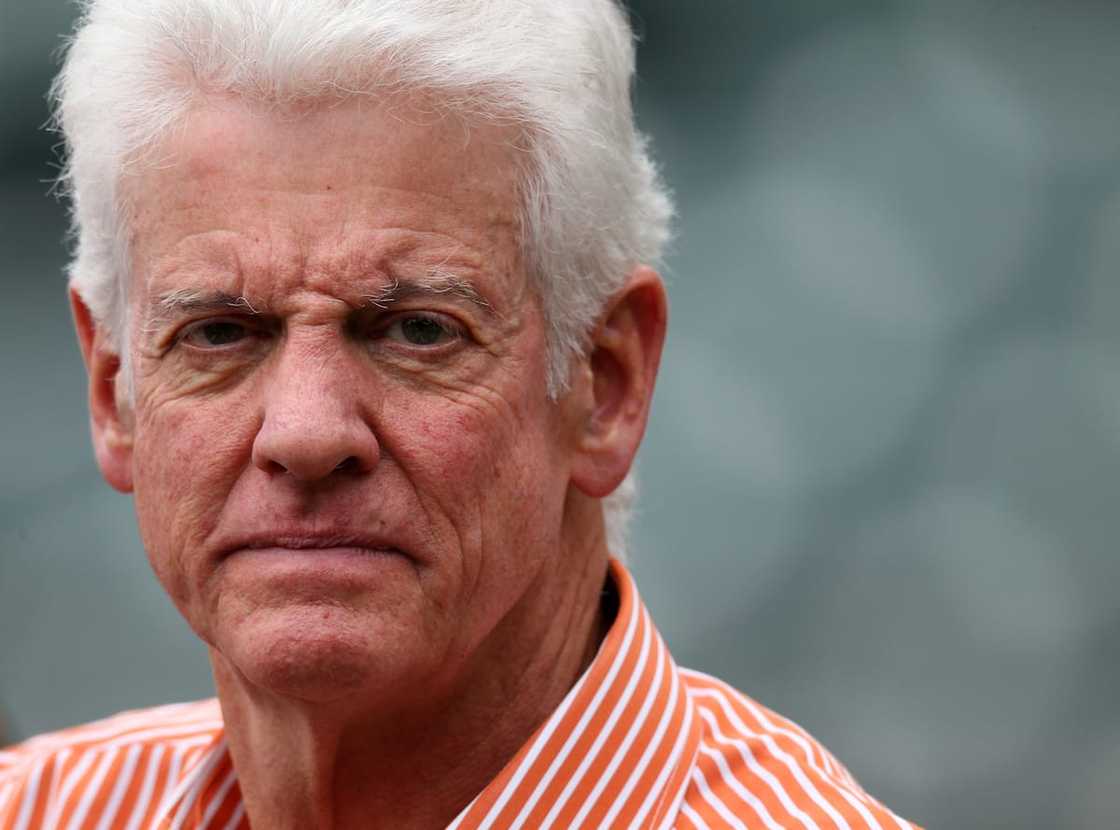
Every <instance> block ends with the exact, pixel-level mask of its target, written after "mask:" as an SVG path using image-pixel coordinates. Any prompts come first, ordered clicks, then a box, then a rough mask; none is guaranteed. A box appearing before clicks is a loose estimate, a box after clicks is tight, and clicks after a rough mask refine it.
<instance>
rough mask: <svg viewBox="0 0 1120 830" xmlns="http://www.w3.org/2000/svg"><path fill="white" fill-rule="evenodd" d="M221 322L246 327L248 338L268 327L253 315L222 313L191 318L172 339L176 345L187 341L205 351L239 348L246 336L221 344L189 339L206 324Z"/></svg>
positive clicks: (189, 344) (190, 345)
mask: <svg viewBox="0 0 1120 830" xmlns="http://www.w3.org/2000/svg"><path fill="white" fill-rule="evenodd" d="M219 323H229V324H232V325H235V326H241V327H242V328H244V329H245V332H246V338H248V337H253V336H255V335H258V334H260V333H262V332H263V331H265V329H266V327H265V326H264V325H263V323H262V322H261V321H259V320H256V319H255V318H253V317H248V316H244V315H238V314H221V315H217V316H215V317H203V318H201V319H198V320H191V321H190V322H189V323H186V324H185V325H184V326H182V327H181V328H180V329H179V330H178V331H177V332H176V333H175V336H174V339H173V340H172V345H173V346H174V345H177V344H179V343H185V344H186V345H187V346H189V347H190V348H194V349H200V350H203V351H222V350H228V349H234V348H237V347H238V346H240V345H242V343H243V341H244V340H245V339H246V338H242V339H240V340H237V341H235V342H233V343H224V344H222V345H220V346H214V345H201V344H197V343H191V342H189V341H188V338H189V337H190V336H191V335H193V334H195V333H197V332H200V331H201V330H202V329H204V328H205V327H206V326H212V325H215V324H219Z"/></svg>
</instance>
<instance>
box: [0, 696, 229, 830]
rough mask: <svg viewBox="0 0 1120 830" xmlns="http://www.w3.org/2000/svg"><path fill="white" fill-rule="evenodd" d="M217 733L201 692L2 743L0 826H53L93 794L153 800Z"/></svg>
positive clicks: (213, 711) (215, 713) (105, 799)
mask: <svg viewBox="0 0 1120 830" xmlns="http://www.w3.org/2000/svg"><path fill="white" fill-rule="evenodd" d="M222 733H223V729H222V718H221V711H220V710H219V708H218V703H217V701H216V700H204V701H198V702H195V703H177V704H171V705H167V706H158V707H155V708H152V709H138V710H134V711H129V712H121V713H120V714H117V715H113V716H112V717H108V718H104V719H102V720H98V721H94V722H92V723H87V724H83V725H81V726H75V727H71V728H69V729H63V730H60V731H58V732H49V733H46V734H43V735H37V736H35V737H33V738H29V739H28V740H26V741H24V742H23V743H20V744H16V745H15V746H11V747H7V748H5V749H2V750H0V830H6V828H8V827H9V826H14V825H17V824H19V825H22V826H30V827H38V826H55V824H58V823H61V822H62V820H63V819H64V818H65V816H69V815H70V814H71V813H74V812H77V811H80V810H83V809H85V810H88V809H89V808H90V805H91V804H93V803H94V802H96V803H97V804H100V805H102V806H103V805H105V804H106V803H112V802H113V801H114V799H115V800H116V802H117V803H118V804H119V803H120V801H122V800H125V799H126V798H127V799H128V800H130V801H134V800H136V799H138V798H143V796H144V792H145V790H147V791H148V798H149V799H152V800H154V799H153V796H155V795H157V791H159V790H163V789H166V788H167V787H169V786H173V785H174V784H175V783H176V780H177V779H178V778H179V777H180V776H181V775H182V774H183V773H184V772H185V771H186V770H187V769H189V768H190V767H191V766H192V762H193V761H194V760H196V756H199V757H200V756H201V755H202V754H204V753H205V752H206V751H207V750H208V748H209V747H211V746H212V745H213V744H214V742H215V741H216V740H218V739H219V738H220V736H221V735H222ZM149 779H150V780H149ZM148 784H150V785H151V786H145V785H148ZM83 805H84V806H83ZM79 823H80V822H79Z"/></svg>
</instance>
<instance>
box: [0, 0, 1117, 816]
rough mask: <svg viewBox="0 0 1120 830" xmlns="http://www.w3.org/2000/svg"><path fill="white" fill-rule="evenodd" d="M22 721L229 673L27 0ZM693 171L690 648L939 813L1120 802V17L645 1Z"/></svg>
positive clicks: (12, 681) (9, 546) (10, 330)
mask: <svg viewBox="0 0 1120 830" xmlns="http://www.w3.org/2000/svg"><path fill="white" fill-rule="evenodd" d="M2 2H3V5H2V6H0V9H2V11H0V15H2V16H0V30H2V54H0V67H2V72H0V98H2V112H3V118H2V119H0V234H2V246H3V247H2V252H0V280H2V281H3V287H4V295H3V296H4V298H5V300H4V302H3V303H0V330H2V331H3V338H4V339H3V343H4V347H3V349H0V366H2V367H3V368H2V375H3V382H4V392H3V394H2V395H0V400H2V405H0V457H2V459H3V464H2V465H0V722H2V723H3V724H4V727H3V728H5V729H6V738H7V740H8V741H12V740H17V739H20V738H23V737H26V736H28V735H31V734H34V733H36V732H40V731H43V730H47V729H54V728H59V727H62V726H65V725H68V724H72V723H75V722H80V721H84V720H89V719H93V718H96V717H99V716H102V715H105V714H108V713H110V712H114V711H117V710H120V709H124V708H129V707H137V706H145V705H151V704H156V703H163V702H168V701H171V700H185V699H191V698H196V697H201V696H206V695H209V694H211V693H212V692H211V684H210V678H209V672H208V665H207V662H206V659H205V655H204V653H203V650H202V648H201V646H200V645H199V644H198V643H197V642H196V640H195V639H194V637H193V635H191V634H190V633H189V631H188V630H187V628H186V626H185V624H183V623H182V622H181V621H180V619H179V618H178V617H177V615H176V613H175V612H174V610H173V609H172V607H171V605H170V603H169V602H168V601H167V600H166V599H165V597H164V595H163V592H162V591H161V589H160V588H159V587H158V585H157V584H156V582H155V579H154V577H153V576H152V575H151V574H150V572H149V570H148V568H147V565H146V563H145V560H144V555H143V552H142V550H141V548H140V545H139V542H138V539H137V534H136V530H135V524H134V521H133V518H132V514H131V505H130V503H129V501H128V500H127V499H125V498H123V497H120V496H117V495H115V494H114V493H113V492H112V491H111V490H110V489H109V488H108V486H106V485H104V484H103V483H102V482H101V480H100V477H99V475H98V472H97V470H96V468H95V466H94V463H93V459H92V453H91V450H90V446H89V439H88V428H87V416H86V406H85V386H84V374H83V370H82V366H81V360H80V358H79V355H78V351H77V348H76V346H75V341H74V337H73V335H72V333H71V329H70V322H69V314H68V310H67V305H66V301H65V292H64V288H65V283H64V277H63V274H62V267H63V264H64V260H65V245H64V232H65V221H64V220H65V217H64V209H63V206H62V205H60V204H59V203H58V202H57V201H56V200H54V199H53V198H52V197H51V196H49V195H48V191H49V189H50V186H49V180H50V178H51V176H52V175H53V173H54V164H55V161H54V157H53V155H52V144H53V143H54V142H55V140H56V139H55V138H54V137H52V136H51V135H48V134H46V133H44V132H43V131H41V130H40V129H38V128H39V127H40V126H41V125H42V124H43V122H44V121H45V120H46V118H47V111H46V106H45V101H44V93H45V91H46V88H47V85H48V82H49V79H50V77H51V75H52V74H53V72H54V71H55V66H56V64H55V54H54V53H55V52H56V50H57V49H58V47H59V45H60V36H61V35H62V34H63V33H65V32H66V31H68V29H69V27H70V25H71V21H72V19H73V14H74V8H73V7H72V6H71V5H69V4H67V3H64V2H62V1H61V0H38V2H36V3H27V2H22V1H21V0H2ZM630 5H631V9H632V12H633V15H634V19H635V25H636V28H637V29H638V31H639V33H640V34H641V38H642V43H641V46H640V60H639V64H640V80H639V84H638V87H637V100H638V109H639V118H640V121H641V123H642V125H643V127H644V129H645V130H646V131H648V132H649V133H651V134H652V136H653V141H654V146H655V150H656V153H657V156H658V157H659V159H660V160H661V162H662V164H663V166H664V169H665V173H666V177H667V178H668V180H669V182H670V184H671V185H672V187H673V189H674V190H675V191H676V194H677V200H678V206H679V212H680V221H679V224H678V239H677V242H676V245H675V248H674V251H673V253H672V255H671V257H670V260H669V268H668V274H667V276H668V279H669V282H670V296H671V302H672V316H673V320H672V326H671V334H670V339H669V343H668V351H667V354H666V357H665V361H664V367H663V373H662V377H661V380H660V382H659V388H658V394H657V402H656V404H655V407H654V413H653V421H652V424H651V426H650V430H649V435H648V438H647V441H646V445H645V449H644V450H643V455H642V458H641V460H640V471H641V477H642V497H641V502H640V511H639V515H638V519H637V523H636V527H635V531H634V541H633V552H632V562H633V569H634V571H635V572H636V575H637V577H638V582H639V585H640V586H641V587H642V590H643V593H644V596H645V599H646V601H647V602H648V604H649V605H650V606H651V608H652V610H653V612H654V616H655V618H656V619H657V621H658V623H659V625H660V628H661V630H662V632H663V634H664V635H665V637H666V639H667V640H668V641H669V644H670V646H671V647H672V649H673V650H674V652H675V655H676V657H677V659H678V662H680V663H682V664H684V665H688V666H692V667H695V668H699V669H703V670H706V671H709V672H712V673H714V674H717V675H720V676H722V677H724V678H726V679H728V680H730V681H732V682H733V683H735V684H736V685H738V686H739V687H740V688H742V689H743V690H745V691H747V692H748V693H749V694H751V695H753V696H754V697H756V698H757V699H759V700H760V701H762V702H763V703H766V704H768V705H770V706H772V707H774V708H776V709H778V710H780V711H781V712H783V713H784V714H786V715H788V716H790V717H792V718H794V719H795V720H797V721H799V722H800V723H802V724H803V725H804V726H806V727H807V728H808V729H809V730H810V731H811V732H812V733H814V734H815V735H816V736H817V737H819V738H820V739H821V740H822V741H823V742H824V743H825V744H826V745H828V746H829V747H830V748H831V749H832V750H833V751H834V752H835V753H836V754H837V755H838V756H839V757H840V758H841V759H842V760H844V761H845V762H846V763H847V764H848V766H849V767H850V768H851V769H852V770H853V771H854V773H855V774H856V775H857V777H858V778H859V779H860V780H861V781H862V782H863V784H864V785H865V786H866V788H867V789H868V790H869V791H870V792H872V793H873V794H875V795H876V796H878V797H880V798H881V799H882V800H884V801H885V802H886V803H887V804H889V805H890V806H891V807H892V808H893V809H894V810H896V811H897V812H899V813H900V814H902V815H905V816H907V817H911V818H913V819H915V820H917V821H919V822H921V823H922V824H924V825H926V826H928V827H930V828H935V827H937V828H940V827H946V828H947V827H953V828H1003V827H1007V828H1012V827H1014V828H1055V827H1063V828H1105V827H1109V828H1111V827H1118V826H1120V682H1118V681H1120V659H1118V658H1120V649H1118V647H1117V643H1118V640H1120V602H1118V600H1117V589H1118V586H1120V557H1118V556H1117V553H1116V550H1115V539H1116V538H1117V537H1118V536H1120V509H1118V507H1120V505H1117V504H1116V498H1117V492H1118V489H1117V485H1118V483H1120V273H1118V269H1120V4H1117V3H1115V2H1096V3H1094V2H1070V1H1068V0H1067V2H1063V3H1056V2H1027V1H1024V2H997V0H976V2H955V1H954V0H937V2H919V1H918V0H910V1H909V2H907V1H906V0H893V1H892V0H877V1H873V0H866V1H863V0H844V1H843V2H841V1H840V0H835V1H834V2H810V0H765V2H764V1H763V0H703V2H699V3H691V4H682V3H680V2H672V0H634V2H632V3H631V4H630Z"/></svg>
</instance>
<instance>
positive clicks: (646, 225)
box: [0, 0, 909, 830]
mask: <svg viewBox="0 0 1120 830" xmlns="http://www.w3.org/2000/svg"><path fill="white" fill-rule="evenodd" d="M632 71H633V53H632V46H631V34H630V31H629V29H628V27H627V24H626V21H625V17H624V14H623V12H622V11H621V9H620V8H618V7H617V6H616V5H615V4H614V3H613V2H611V0H565V2H562V3H545V2H525V0H486V1H485V2H483V0H475V1H473V2H470V1H468V0H462V2H454V3H453V2H435V1H434V0H351V1H350V2H346V0H300V1H299V2H291V3H284V2H279V0H95V2H93V3H91V4H90V5H89V7H88V10H87V13H86V16H85V18H84V19H83V21H82V22H81V24H80V25H79V29H78V33H77V36H76V38H75V40H74V41H73V43H72V45H71V47H70V50H69V54H68V56H67V60H66V64H65V68H64V70H63V72H62V74H61V76H60V78H59V81H58V84H57V86H56V90H55V93H56V100H57V105H58V115H59V123H60V126H61V129H62V130H63V132H64V134H65V137H66V141H67V146H68V151H69V156H68V167H67V177H66V181H67V183H68V185H69V187H70V189H71V193H72V196H73V203H74V217H75V225H76V230H77V239H78V247H77V253H76V257H75V260H74V263H73V266H72V270H71V302H72V305H73V313H74V319H75V322H76V326H77V332H78V339H79V342H80V345H81V350H82V355H83V357H84V359H85V363H86V366H87V368H88V371H89V378H90V395H89V402H90V409H91V420H92V427H93V440H94V446H95V449H96V455H97V461H98V464H99V465H100V467H101V470H102V472H103V473H104V476H105V478H106V479H107V481H108V482H109V483H110V484H111V485H112V486H113V487H115V488H116V489H118V490H120V491H121V492H124V493H132V494H133V496H134V498H135V504H136V512H137V516H138V520H139V525H140V531H141V536H142V538H143V541H144V545H145V548H146V550H147V552H148V556H149V559H150V561H151V564H152V567H153V568H154V570H155V572H156V574H157V576H158V578H159V580H160V582H161V583H162V585H163V586H164V588H165V589H166V590H167V592H168V594H169V595H170V596H171V598H172V600H173V601H174V603H175V604H176V606H177V607H178V609H179V610H180V612H181V613H182V614H183V616H184V617H185V618H186V620H187V622H188V623H189V624H190V625H191V627H192V628H193V629H194V631H195V632H196V633H197V634H198V636H199V637H200V638H202V640H203V641H204V642H205V643H206V644H207V646H208V648H209V652H210V656H211V661H212V664H213V670H214V678H215V683H216V686H217V690H218V699H217V701H206V702H201V703H195V704H179V705H173V706H166V707H161V708H157V709H153V710H148V711H141V712H129V713H125V714H122V715H118V716H116V717H113V718H109V719H107V720H105V721H101V722H98V723H95V724H91V725H88V726H84V727H78V728H75V729H72V730H68V731H64V732H61V733H56V734H53V735H47V736H41V737H39V738H35V739H32V740H30V741H28V742H26V743H25V744H23V745H21V746H19V747H15V748H13V749H11V750H9V751H8V752H6V753H4V754H3V755H2V756H0V826H2V827H4V828H10V827H17V828H27V827H51V828H54V827H99V828H103V827H109V828H115V827H122V828H146V827H159V828H163V827H169V828H182V827H191V828H201V827H207V828H210V827H212V828H235V827H244V826H248V825H250V824H251V825H252V826H254V827H258V828H283V827H293V828H296V827H299V828H305V827H361V828H370V827H388V828H434V827H444V826H448V825H450V826H452V827H457V828H473V827H531V828H546V827H556V828H569V827H643V828H644V827H658V828H661V827H681V828H700V827H724V826H726V827H769V828H774V827H821V828H825V827H828V828H834V827H835V828H883V829H884V830H886V828H899V827H907V826H909V825H907V824H906V822H904V821H902V820H901V819H898V818H896V817H895V816H894V815H893V814H892V813H890V812H889V811H888V810H886V809H885V808H883V807H882V806H881V805H880V804H878V803H877V802H875V801H874V800H873V799H871V798H870V797H869V796H868V795H867V794H866V793H865V792H864V791H863V790H862V789H860V787H859V786H858V785H857V784H856V783H855V781H854V780H853V779H852V778H851V776H850V775H849V774H848V773H847V772H846V771H845V770H844V768H843V767H842V766H841V765H840V764H839V763H838V762H837V761H836V760H835V759H833V758H832V757H831V756H830V755H829V754H828V753H827V752H826V751H825V750H823V749H822V748H821V747H820V746H819V745H817V744H815V743H814V742H813V741H812V740H811V739H810V738H809V737H808V736H807V735H806V734H805V733H804V732H802V731H801V730H800V729H799V728H798V727H796V726H794V725H793V724H791V723H789V722H788V721H785V720H783V719H782V718H780V717H778V716H777V715H775V714H774V713H772V712H769V711H768V710H766V709H764V708H762V707H761V706H759V705H758V704H756V703H754V702H752V701H751V700H750V699H748V698H746V697H744V696H743V695H741V694H739V693H737V692H735V691H734V690H732V689H730V688H728V687H727V686H725V685H724V684H722V683H720V682H719V681H717V680H715V679H713V678H710V677H706V676H704V675H700V674H697V673H694V672H687V671H684V670H681V669H679V668H678V667H677V666H676V665H675V664H674V663H673V661H672V660H671V658H670V657H669V654H668V652H667V651H666V649H665V646H664V645H663V643H662V642H661V640H660V639H659V637H658V635H657V632H656V630H655V629H654V627H653V624H652V622H651V621H650V619H649V616H648V614H647V613H646V611H645V610H644V609H643V607H642V605H641V603H640V601H639V599H638V596H637V593H636V591H635V588H634V585H633V583H632V581H631V579H630V577H629V575H628V574H627V572H626V570H625V568H624V567H623V566H622V565H621V564H620V563H619V561H618V560H617V559H612V558H611V555H610V552H611V551H612V550H614V551H615V553H619V552H620V545H621V539H622V529H623V525H624V521H625V501H626V497H625V494H626V493H627V492H629V490H628V486H629V485H628V474H629V470H630V466H631V463H632V461H633V458H634V454H635V452H636V451H637V448H638V444H639V441H640V439H641V437H642V432H643V429H644V427H645V423H646V417H647V414H648V411H649V405H650V399H651V395H652V391H653V386H654V378H655V376H656V374H657V366H658V360H659V357H660V352H661V345H662V340H663V337H664V334H665V324H666V299H665V291H664V288H663V286H662V283H661V281H660V279H659V278H658V276H657V274H656V272H655V271H654V270H652V269H651V267H649V266H648V265H646V264H643V263H655V262H656V261H657V259H658V257H659V254H660V250H661V247H662V245H663V242H664V240H665V237H666V235H667V221H668V217H669V213H670V209H669V204H668V200H667V198H666V195H665V193H664V191H663V189H662V188H661V186H660V184H659V182H658V180H657V177H656V175H655V172H654V168H653V166H652V164H651V162H650V160H649V158H648V156H647V154H646V149H645V144H644V142H643V140H642V138H641V137H640V135H639V134H638V133H637V132H636V131H635V129H634V126H633V121H632V115H631V110H630V103H629V85H630V79H631V75H632ZM620 493H621V495H620ZM612 494H613V495H612ZM153 670H158V668H157V667H152V666H144V667H139V668H138V671H144V672H148V671H153Z"/></svg>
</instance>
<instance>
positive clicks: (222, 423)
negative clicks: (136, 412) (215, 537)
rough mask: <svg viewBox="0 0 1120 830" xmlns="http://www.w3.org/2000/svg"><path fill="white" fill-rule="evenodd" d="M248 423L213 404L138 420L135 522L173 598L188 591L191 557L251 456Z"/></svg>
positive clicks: (168, 407) (166, 408)
mask: <svg viewBox="0 0 1120 830" xmlns="http://www.w3.org/2000/svg"><path fill="white" fill-rule="evenodd" d="M246 421H247V419H246V418H244V417H243V416H241V415H240V414H239V413H238V411H237V410H236V409H235V408H231V407H229V406H227V405H224V404H223V405H219V404H218V402H217V401H215V402H214V403H213V404H208V403H207V402H199V401H191V402H189V403H183V404H176V403H171V404H165V405H163V406H160V407H158V408H156V409H154V410H150V411H149V412H148V413H147V414H142V415H141V417H139V418H138V419H137V429H136V442H135V450H134V458H135V459H136V461H135V467H134V470H133V477H134V483H135V502H136V513H137V520H138V523H139V526H140V533H141V537H142V539H143V541H144V547H145V549H146V550H147V552H148V557H149V559H150V560H151V562H152V566H153V568H155V570H156V573H157V575H158V576H159V578H160V580H161V581H162V582H163V583H164V585H165V586H166V587H167V589H168V591H169V592H171V594H172V596H173V597H175V598H176V599H177V600H180V599H182V597H183V595H184V592H185V584H184V582H183V580H184V577H185V576H186V574H187V571H188V570H189V569H190V567H191V560H190V557H189V554H190V552H191V551H192V550H196V549H197V548H198V546H199V543H200V542H201V541H202V540H204V539H205V538H206V536H207V535H208V534H209V533H210V532H211V531H212V530H213V529H214V528H215V527H216V524H217V521H218V518H219V515H220V513H221V510H222V507H223V505H224V504H225V501H226V499H227V497H228V495H229V492H230V490H231V488H232V487H233V485H234V483H235V482H236V481H237V477H238V475H239V472H240V470H242V469H243V468H244V465H245V464H246V463H247V461H248V459H249V457H250V448H251V435H252V427H251V422H249V423H246ZM247 441H248V442H249V443H247Z"/></svg>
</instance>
